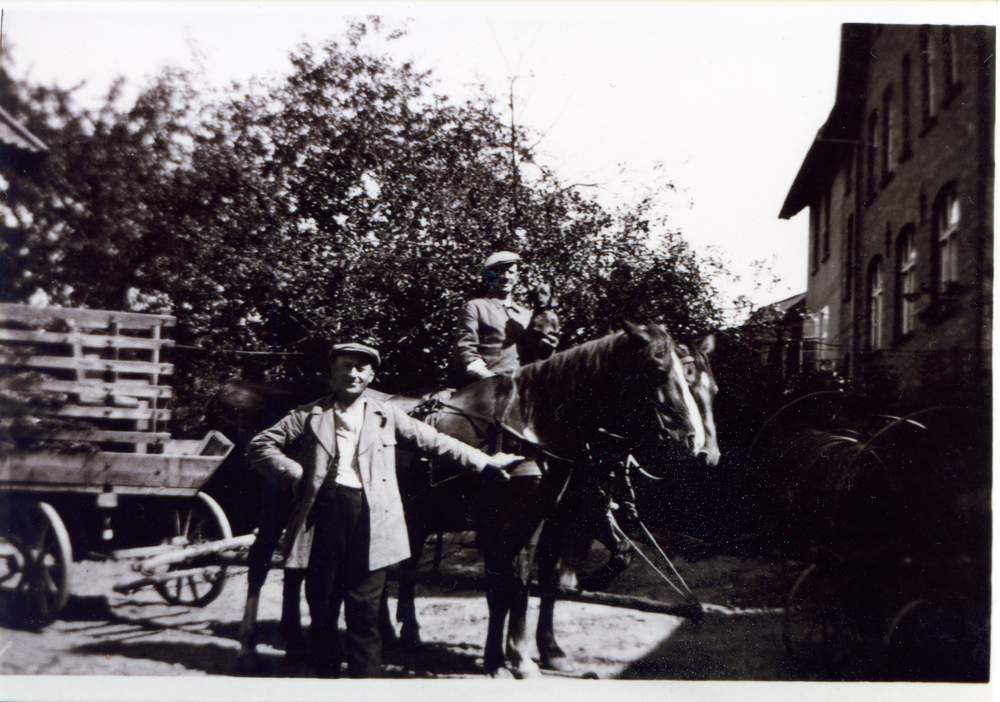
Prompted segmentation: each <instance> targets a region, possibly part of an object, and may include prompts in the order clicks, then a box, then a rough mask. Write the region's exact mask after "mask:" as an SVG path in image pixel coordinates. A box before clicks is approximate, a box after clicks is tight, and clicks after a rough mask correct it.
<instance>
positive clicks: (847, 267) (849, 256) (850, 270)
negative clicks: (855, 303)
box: [843, 214, 854, 302]
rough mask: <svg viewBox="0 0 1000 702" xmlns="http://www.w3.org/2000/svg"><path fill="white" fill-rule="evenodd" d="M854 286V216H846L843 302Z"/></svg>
mask: <svg viewBox="0 0 1000 702" xmlns="http://www.w3.org/2000/svg"><path fill="white" fill-rule="evenodd" d="M853 285H854V215H853V214H849V215H847V228H846V230H845V231H844V296H843V300H844V302H848V301H849V300H850V299H851V288H852V287H853Z"/></svg>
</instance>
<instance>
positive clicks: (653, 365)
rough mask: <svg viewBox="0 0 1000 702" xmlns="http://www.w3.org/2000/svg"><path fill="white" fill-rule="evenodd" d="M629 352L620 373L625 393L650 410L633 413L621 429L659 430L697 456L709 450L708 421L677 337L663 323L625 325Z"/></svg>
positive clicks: (629, 431)
mask: <svg viewBox="0 0 1000 702" xmlns="http://www.w3.org/2000/svg"><path fill="white" fill-rule="evenodd" d="M625 335H626V336H627V338H628V348H629V350H630V351H631V352H632V353H631V354H629V359H628V361H627V366H626V367H624V368H623V371H624V372H622V373H620V376H621V377H620V382H621V387H620V391H621V392H623V393H628V394H630V395H632V396H633V399H635V400H638V401H639V403H640V406H642V405H645V406H647V407H649V408H650V410H651V411H650V412H630V413H627V414H626V415H624V416H623V417H622V421H623V422H625V423H626V424H629V425H631V426H623V427H621V429H622V431H623V433H625V434H626V435H629V436H631V437H637V436H642V435H646V436H649V435H650V434H653V435H655V436H656V438H658V439H660V440H662V441H666V442H669V443H671V444H673V445H678V444H679V445H682V446H684V447H686V448H687V449H688V450H689V451H690V452H691V453H692V454H694V455H695V456H697V455H699V453H701V452H703V451H704V450H705V445H706V432H705V424H704V420H703V418H702V414H701V411H700V410H699V408H698V403H697V402H696V400H695V399H694V396H693V395H692V393H691V389H690V387H689V385H688V382H687V380H686V378H685V375H684V366H683V363H682V362H681V359H680V356H679V354H678V345H677V343H676V342H675V341H674V339H673V337H672V336H670V334H669V333H668V332H667V331H666V329H664V328H663V327H662V326H661V325H659V324H646V325H642V326H640V325H636V324H632V323H630V322H626V323H625Z"/></svg>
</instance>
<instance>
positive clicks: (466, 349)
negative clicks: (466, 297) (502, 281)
mask: <svg viewBox="0 0 1000 702" xmlns="http://www.w3.org/2000/svg"><path fill="white" fill-rule="evenodd" d="M530 321H531V310H529V309H528V308H527V307H524V306H522V305H519V304H517V303H516V302H501V301H500V300H497V299H496V298H491V297H484V298H478V299H475V300H470V301H469V302H467V303H466V304H465V307H463V308H462V312H461V313H460V314H459V316H458V326H457V329H456V332H455V351H456V355H457V356H458V365H459V366H460V369H461V370H462V371H464V372H465V373H466V374H467V376H468V378H467V381H468V382H471V381H472V380H475V379H476V377H477V376H476V375H474V373H473V371H470V369H469V366H470V365H471V364H485V366H486V369H488V370H489V371H492V372H493V373H509V372H511V371H513V370H514V369H516V368H518V367H519V366H520V365H521V363H520V359H519V356H518V347H517V345H518V342H519V341H520V340H521V337H522V336H523V335H524V332H525V330H526V329H527V328H528V323H529V322H530Z"/></svg>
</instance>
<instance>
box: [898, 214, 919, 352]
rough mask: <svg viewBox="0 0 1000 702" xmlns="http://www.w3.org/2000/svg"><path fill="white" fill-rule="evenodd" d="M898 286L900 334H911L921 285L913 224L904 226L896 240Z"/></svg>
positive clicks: (914, 327) (914, 323)
mask: <svg viewBox="0 0 1000 702" xmlns="http://www.w3.org/2000/svg"><path fill="white" fill-rule="evenodd" d="M896 257H897V262H896V271H897V273H898V276H899V277H898V280H897V286H896V300H897V302H896V309H897V313H898V314H897V319H898V322H897V331H898V333H899V335H900V336H905V335H906V334H909V333H910V332H912V331H913V330H914V329H916V326H917V300H919V299H920V285H919V283H918V281H917V237H916V234H915V233H914V228H913V225H912V224H908V225H906V226H905V227H903V231H902V233H900V235H899V238H898V239H897V240H896Z"/></svg>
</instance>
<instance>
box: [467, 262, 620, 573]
mask: <svg viewBox="0 0 1000 702" xmlns="http://www.w3.org/2000/svg"><path fill="white" fill-rule="evenodd" d="M520 262H521V257H520V256H519V255H518V254H517V253H514V252H512V251H499V252H497V253H494V254H492V255H490V256H488V257H487V258H486V260H485V261H484V262H483V278H484V280H485V282H486V285H487V287H488V289H487V293H486V297H483V298H477V299H475V300H471V301H469V302H467V303H466V305H465V307H464V308H463V309H462V312H461V314H460V316H459V320H458V328H457V332H456V335H455V347H456V357H457V359H458V362H459V366H460V369H459V379H460V380H461V381H462V382H461V383H460V384H461V385H465V384H468V383H471V382H474V381H476V380H479V379H482V378H488V377H490V376H492V375H498V374H509V373H512V372H513V371H514V370H515V369H516V368H518V367H519V366H522V365H524V364H527V363H531V362H534V361H537V360H542V359H545V358H548V357H549V356H551V355H552V352H553V351H554V350H555V347H556V345H557V344H558V342H559V337H558V332H559V327H560V324H559V317H558V315H557V314H556V312H555V310H554V309H553V308H554V302H553V298H552V292H551V289H550V287H549V286H548V285H547V284H544V283H543V284H541V285H539V286H537V287H536V288H534V289H532V290H531V291H530V293H529V299H530V300H531V303H532V309H528V308H526V307H523V306H521V305H519V304H518V303H516V302H514V291H515V288H516V287H517V284H518V282H519V280H520V268H519V264H520ZM594 451H595V454H596V453H599V452H601V450H600V449H598V448H597V446H594ZM621 458H623V457H620V458H619V461H615V460H614V459H611V457H610V456H608V455H604V456H597V455H595V456H594V459H595V460H596V461H599V462H608V461H610V463H611V464H614V463H616V462H619V463H620V465H619V466H618V468H617V470H616V471H615V475H616V478H617V479H616V480H615V481H613V482H614V484H604V485H598V484H592V483H590V482H589V481H588V483H587V485H586V487H585V488H584V491H585V492H586V493H587V496H586V497H583V498H582V500H581V501H582V503H583V506H582V508H583V509H584V511H586V512H588V514H587V515H586V517H584V519H585V520H586V521H587V522H589V523H590V524H591V525H595V524H597V525H600V526H599V527H597V528H596V529H594V530H595V531H598V532H602V535H603V532H607V536H606V537H605V538H603V539H602V541H610V540H612V539H611V533H612V531H611V527H610V525H605V524H602V521H603V520H607V519H609V514H610V513H609V508H612V507H617V505H615V504H614V502H613V497H612V495H613V494H614V493H617V499H618V502H620V503H621V506H622V507H623V509H621V510H620V511H619V514H620V515H621V516H622V518H623V521H624V522H625V523H626V525H627V526H632V525H633V524H634V523H635V522H636V521H637V519H638V515H637V514H636V508H635V502H634V500H635V497H634V495H633V493H632V489H631V484H630V482H629V478H628V474H627V467H626V466H625V464H624V462H621ZM511 475H512V476H518V477H520V476H529V475H533V476H538V475H541V472H540V471H539V470H538V467H537V464H535V463H533V462H526V463H524V464H522V465H521V466H520V467H519V468H517V469H516V470H515V471H514V472H513V473H512V474H511ZM602 527H603V528H602ZM626 528H627V527H626ZM587 531H588V532H589V531H590V529H588V530H587ZM587 546H588V547H589V541H588V542H587ZM625 565H627V562H626V563H625ZM621 567H624V566H621ZM591 585H592V587H593V586H595V585H596V583H591Z"/></svg>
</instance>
